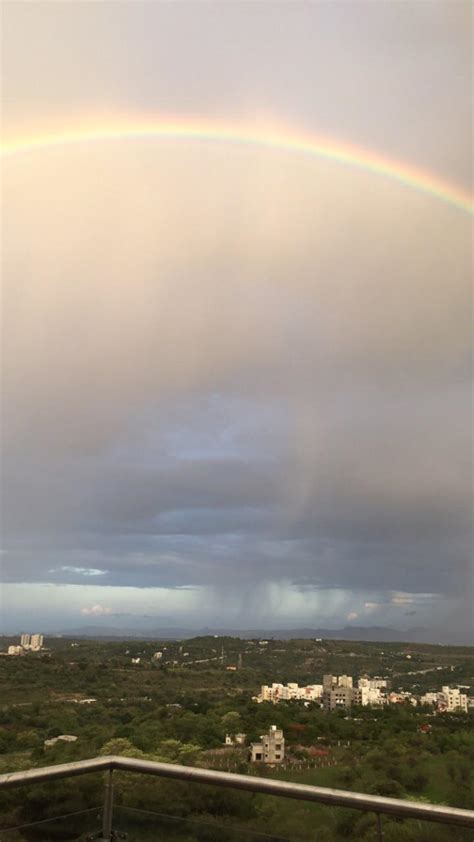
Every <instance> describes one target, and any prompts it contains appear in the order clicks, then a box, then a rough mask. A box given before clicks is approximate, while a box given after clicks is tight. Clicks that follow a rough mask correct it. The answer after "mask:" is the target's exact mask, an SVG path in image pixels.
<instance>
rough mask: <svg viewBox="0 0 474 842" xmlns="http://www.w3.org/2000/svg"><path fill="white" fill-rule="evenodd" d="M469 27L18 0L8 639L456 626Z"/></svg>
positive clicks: (283, 11) (467, 375)
mask: <svg viewBox="0 0 474 842" xmlns="http://www.w3.org/2000/svg"><path fill="white" fill-rule="evenodd" d="M471 31H472V27H471V5H470V4H469V3H467V2H459V3H455V4H453V3H449V2H441V1H440V2H430V3H414V2H413V3H384V4H374V3H372V2H365V0H360V2H358V3H352V2H344V1H343V0H342V1H341V2H338V3H331V4H327V3H307V4H277V3H275V4H270V3H266V4H240V3H233V4H232V3H229V4H207V3H200V4H194V3H187V2H184V3H179V4H166V3H120V4H109V3H79V2H72V3H67V4H66V3H64V4H47V3H45V4H43V3H36V4H35V3H19V4H18V3H17V4H15V3H7V4H5V7H4V9H3V32H4V39H3V40H4V54H3V58H2V75H3V99H2V129H3V137H4V142H5V145H6V147H7V149H8V144H12V146H13V147H15V148H16V149H17V153H18V154H13V155H10V156H7V157H5V160H4V161H3V168H2V181H3V186H2V198H3V207H4V213H3V224H2V245H3V255H4V261H3V272H2V282H3V302H4V308H3V325H2V327H3V331H2V332H3V335H4V337H3V360H4V362H3V370H2V381H3V382H2V386H3V401H2V492H3V493H2V498H3V501H2V544H1V550H0V553H1V554H0V572H1V580H2V585H1V595H0V600H1V603H0V609H1V610H0V632H2V631H3V632H5V631H7V630H14V631H19V630H21V629H22V628H28V627H30V626H35V627H37V628H41V629H44V630H45V631H49V630H61V629H67V628H70V629H74V628H79V627H81V626H87V625H96V624H99V625H100V626H101V627H103V628H106V627H108V626H110V627H115V626H117V625H123V626H126V627H130V628H138V629H139V628H142V627H143V628H145V627H151V626H152V627H155V628H158V627H163V626H167V627H172V626H181V627H191V628H202V627H203V626H208V627H209V628H216V627H223V628H225V627H227V628H249V627H253V628H262V629H264V628H269V629H271V628H295V627H303V626H305V627H316V628H332V629H337V628H343V627H344V626H346V625H348V626H360V627H364V628H365V627H368V626H372V625H373V626H388V627H393V628H394V629H396V630H401V629H410V628H416V627H422V628H424V629H427V630H432V632H433V636H434V639H435V640H436V635H437V634H438V632H439V630H440V629H449V632H450V633H452V634H454V635H457V636H458V637H459V638H462V639H466V640H468V639H471V637H472V633H473V623H472V596H473V590H472V585H473V571H472V556H473V552H472V551H473V531H472V526H473V524H472V503H473V500H472V325H471V312H472V307H471V305H472V292H471V247H472V228H471V222H472V217H471V215H470V213H469V210H468V205H467V201H468V200H467V197H468V196H469V195H470V193H471V188H472V183H471V182H472V131H471V127H472V85H471V68H472V45H471ZM146 126H155V127H156V126H161V127H163V126H165V127H166V126H168V129H169V130H168V131H164V130H161V132H160V131H156V130H155V132H154V133H153V132H151V131H150V132H148V134H147V132H146V131H145V128H146ZM173 126H175V127H177V128H176V129H175V131H172V130H171V128H170V127H173ZM127 127H129V129H128V131H127ZM140 127H141V128H140ZM180 127H181V128H180ZM199 127H201V129H200V128H199ZM225 127H231V130H229V131H228V132H227V134H226V130H225ZM47 136H51V138H52V140H50V141H49V142H47V143H43V144H42V145H41V144H40V143H38V142H36V145H35V139H36V140H38V138H45V137H47ZM81 137H82V140H81V142H79V140H80V138H81ZM262 138H264V139H266V140H264V141H263V140H262ZM21 139H24V140H25V141H26V145H25V147H24V148H23V151H21V152H20V151H19V149H18V144H19V142H20V141H21ZM74 139H75V142H66V141H68V140H69V141H71V140H74ZM259 139H260V140H259ZM305 143H306V147H305ZM309 147H310V148H309ZM309 152H311V154H309Z"/></svg>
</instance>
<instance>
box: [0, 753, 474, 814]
mask: <svg viewBox="0 0 474 842" xmlns="http://www.w3.org/2000/svg"><path fill="white" fill-rule="evenodd" d="M107 770H108V771H109V772H113V771H114V770H117V771H122V772H133V773H139V774H145V775H155V776H158V777H164V778H174V779H177V780H183V781H189V782H195V783H202V784H212V785H213V786H225V787H232V788H234V789H243V790H247V791H250V792H259V793H262V794H265V795H276V796H284V797H285V798H297V799H299V800H303V801H313V802H318V803H321V804H329V805H332V806H336V807H348V808H350V809H354V810H364V811H368V812H373V813H377V814H382V813H385V814H388V815H397V816H401V817H406V818H416V819H421V820H422V821H434V822H442V823H443V824H451V825H459V826H464V827H474V810H463V809H460V808H458V807H448V806H444V805H442V806H441V805H438V804H426V803H420V802H417V801H408V800H404V799H401V798H385V797H383V796H381V795H369V794H367V793H361V792H350V791H346V790H342V789H330V788H328V787H321V786H310V785H307V784H297V783H292V782H290V781H280V780H274V779H269V778H260V777H257V776H254V775H237V774H234V773H232V772H218V771H216V770H214V769H202V768H199V767H196V766H180V765H178V764H174V763H158V762H156V761H152V760H140V759H136V758H132V757H118V756H115V755H111V756H107V757H95V758H92V759H90V760H78V761H76V762H73V763H62V764H58V765H56V766H43V767H40V768H37V769H27V770H25V771H22V772H11V773H7V774H3V775H0V789H1V788H2V787H21V786H27V785H29V784H33V783H40V782H41V781H47V780H53V779H55V778H68V777H72V776H76V775H87V774H91V773H93V772H104V771H107Z"/></svg>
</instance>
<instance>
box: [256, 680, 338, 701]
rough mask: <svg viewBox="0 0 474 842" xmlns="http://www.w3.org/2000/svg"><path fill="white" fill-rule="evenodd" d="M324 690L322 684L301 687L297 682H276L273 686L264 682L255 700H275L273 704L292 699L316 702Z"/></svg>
mask: <svg viewBox="0 0 474 842" xmlns="http://www.w3.org/2000/svg"><path fill="white" fill-rule="evenodd" d="M322 692H323V685H322V684H308V685H307V686H306V687H300V686H299V685H298V684H296V683H295V682H290V683H288V684H276V683H275V684H272V686H271V687H269V686H268V685H267V684H262V687H261V690H260V693H259V695H258V696H255V700H256V701H257V702H273V704H277V703H278V702H281V701H290V700H292V699H298V700H302V701H307V702H314V701H318V700H319V699H320V698H321V696H322Z"/></svg>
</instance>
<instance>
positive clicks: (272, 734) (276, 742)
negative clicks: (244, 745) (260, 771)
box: [250, 725, 285, 764]
mask: <svg viewBox="0 0 474 842" xmlns="http://www.w3.org/2000/svg"><path fill="white" fill-rule="evenodd" d="M260 740H261V742H259V743H251V745H250V760H251V762H252V763H269V764H273V763H282V761H283V760H284V757H285V738H284V736H283V731H282V730H281V728H277V726H276V725H271V726H270V730H269V732H268V734H262V736H261V737H260Z"/></svg>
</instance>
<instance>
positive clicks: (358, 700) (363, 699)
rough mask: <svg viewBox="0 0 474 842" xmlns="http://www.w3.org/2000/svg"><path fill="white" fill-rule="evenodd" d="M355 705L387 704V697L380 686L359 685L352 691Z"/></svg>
mask: <svg viewBox="0 0 474 842" xmlns="http://www.w3.org/2000/svg"><path fill="white" fill-rule="evenodd" d="M352 703H353V704H354V705H363V706H364V707H365V706H366V705H385V704H386V703H387V697H386V696H384V695H383V694H382V693H381V692H380V688H379V687H360V686H359V687H358V688H354V689H353V691H352Z"/></svg>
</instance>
